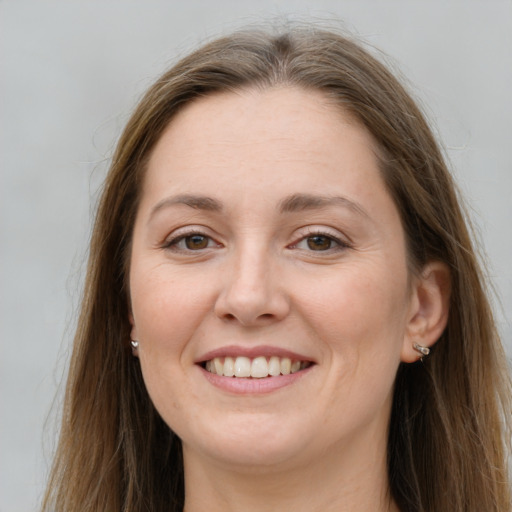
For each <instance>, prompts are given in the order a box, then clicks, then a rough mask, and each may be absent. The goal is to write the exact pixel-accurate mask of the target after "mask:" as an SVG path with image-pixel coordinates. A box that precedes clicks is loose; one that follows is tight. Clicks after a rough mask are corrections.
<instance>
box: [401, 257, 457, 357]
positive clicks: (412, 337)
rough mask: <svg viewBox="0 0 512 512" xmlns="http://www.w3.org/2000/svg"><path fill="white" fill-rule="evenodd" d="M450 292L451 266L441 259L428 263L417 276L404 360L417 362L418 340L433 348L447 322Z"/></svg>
mask: <svg viewBox="0 0 512 512" xmlns="http://www.w3.org/2000/svg"><path fill="white" fill-rule="evenodd" d="M450 292H451V282H450V270H449V268H448V266H447V265H446V264H444V263H442V262H439V261H435V262H431V263H428V264H427V265H425V267H424V268H423V270H422V271H421V273H420V275H419V276H417V277H415V278H414V282H413V289H412V292H411V294H412V295H411V307H410V311H409V316H408V320H407V325H406V332H405V336H404V343H403V347H402V352H401V360H402V361H403V362H404V363H412V362H415V361H417V360H418V359H419V358H420V357H421V354H419V353H418V352H417V351H416V350H415V349H414V344H415V343H417V344H418V345H421V346H423V347H428V348H430V347H432V346H433V345H434V344H435V342H436V341H437V340H438V339H439V337H440V336H441V334H442V333H443V331H444V329H445V327H446V324H447V322H448V313H449V304H450Z"/></svg>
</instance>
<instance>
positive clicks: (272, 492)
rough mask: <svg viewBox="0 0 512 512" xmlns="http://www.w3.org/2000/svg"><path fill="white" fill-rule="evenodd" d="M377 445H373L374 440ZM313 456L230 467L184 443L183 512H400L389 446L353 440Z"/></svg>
mask: <svg viewBox="0 0 512 512" xmlns="http://www.w3.org/2000/svg"><path fill="white" fill-rule="evenodd" d="M374 446H375V445H374ZM342 451H343V452H344V453H343V456H342V457H340V450H330V451H329V453H325V454H324V455H323V456H322V457H320V458H317V460H316V463H315V462H312V461H298V460H296V461H293V462H292V463H288V464H284V465H283V464H281V465H279V467H277V466H273V467H269V466H264V467H251V468H241V467H227V466H226V465H223V464H218V463H217V462H215V461H210V460H208V459H207V458H205V457H204V455H203V456H199V455H198V456H195V455H194V454H193V453H190V452H188V450H187V449H186V447H184V455H185V496H186V498H185V509H184V510H185V512H199V511H201V512H202V511H204V510H211V511H213V512H217V511H219V512H220V511H222V512H235V511H240V510H244V511H245V512H253V511H254V512H255V511H261V510H293V511H294V512H311V511H320V510H321V511H322V512H331V511H332V512H334V511H336V512H349V511H350V512H398V508H397V507H396V505H395V504H394V502H393V501H392V499H391V497H390V495H389V487H388V479H387V465H386V450H385V445H384V448H383V449H380V450H375V451H373V452H371V453H368V447H367V446H358V443H352V445H350V446H346V447H344V448H343V450H342Z"/></svg>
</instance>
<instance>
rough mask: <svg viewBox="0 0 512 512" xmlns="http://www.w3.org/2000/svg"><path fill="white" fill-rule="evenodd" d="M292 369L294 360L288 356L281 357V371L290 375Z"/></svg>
mask: <svg viewBox="0 0 512 512" xmlns="http://www.w3.org/2000/svg"><path fill="white" fill-rule="evenodd" d="M291 370H292V360H291V359H288V358H287V357H283V359H281V373H282V374H283V375H289V374H290V372H291Z"/></svg>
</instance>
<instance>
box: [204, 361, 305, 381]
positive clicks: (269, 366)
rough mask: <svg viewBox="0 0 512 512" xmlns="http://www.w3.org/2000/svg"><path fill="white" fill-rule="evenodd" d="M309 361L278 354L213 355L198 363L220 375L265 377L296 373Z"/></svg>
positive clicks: (251, 377) (303, 368)
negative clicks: (251, 355)
mask: <svg viewBox="0 0 512 512" xmlns="http://www.w3.org/2000/svg"><path fill="white" fill-rule="evenodd" d="M312 364H313V363H312V362H311V361H305V360H298V359H292V358H290V357H279V356H271V357H266V356H257V357H252V358H251V357H246V356H237V357H230V356H227V357H214V358H213V359H209V360H206V361H203V362H201V363H200V366H201V367H202V368H203V369H204V370H206V371H207V372H209V373H212V374H215V375H219V376H222V377H234V378H239V379H240V378H242V379H265V378H268V377H279V376H281V375H290V374H293V373H298V372H300V371H303V370H305V369H307V368H309V367H310V366H311V365H312Z"/></svg>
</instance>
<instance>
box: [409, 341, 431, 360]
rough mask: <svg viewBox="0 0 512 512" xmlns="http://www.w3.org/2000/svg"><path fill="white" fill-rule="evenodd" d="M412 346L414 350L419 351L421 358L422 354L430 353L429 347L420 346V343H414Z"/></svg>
mask: <svg viewBox="0 0 512 512" xmlns="http://www.w3.org/2000/svg"><path fill="white" fill-rule="evenodd" d="M413 346H414V350H416V352H419V353H420V354H421V357H422V358H423V356H428V355H429V354H430V349H429V348H428V347H422V346H421V345H418V344H417V343H415V344H414V345H413Z"/></svg>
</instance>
